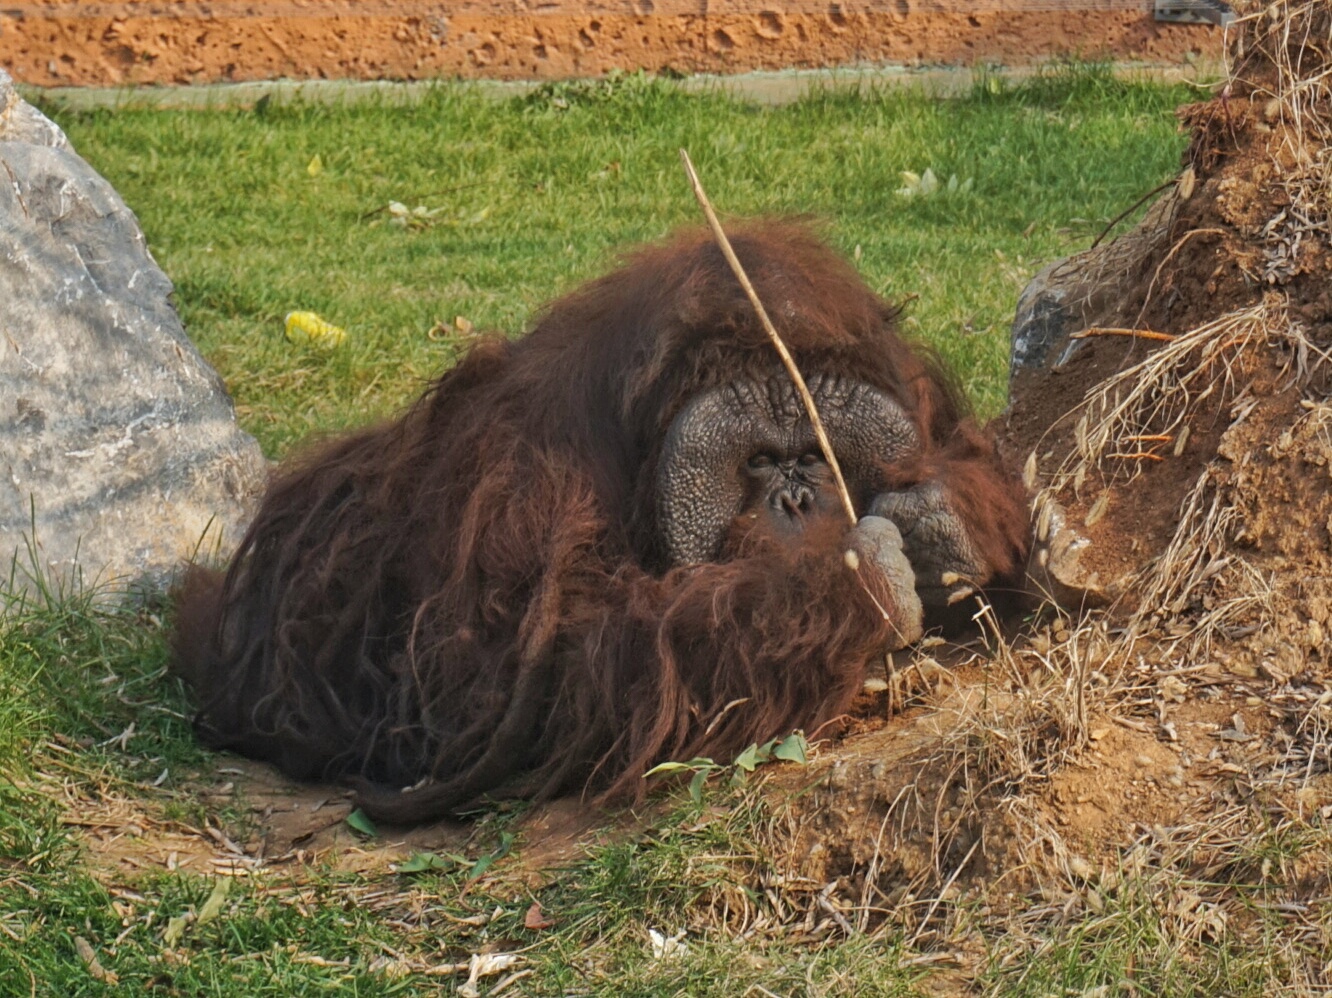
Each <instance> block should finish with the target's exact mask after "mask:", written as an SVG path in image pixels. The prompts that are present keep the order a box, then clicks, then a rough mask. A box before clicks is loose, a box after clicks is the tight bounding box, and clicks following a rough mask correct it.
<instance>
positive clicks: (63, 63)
mask: <svg viewBox="0 0 1332 998" xmlns="http://www.w3.org/2000/svg"><path fill="white" fill-rule="evenodd" d="M924 6H925V5H924V4H923V3H920V2H917V0H894V2H888V0H877V2H875V3H873V7H874V8H875V9H868V10H867V9H863V8H860V9H858V5H857V3H855V2H845V3H840V4H839V3H823V2H814V0H786V2H783V0H772V2H770V3H766V4H765V3H762V2H761V0H544V2H530V0H452V2H450V0H437V2H434V3H425V2H420V0H400V2H394V0H379V2H361V0H252V2H245V0H215V2H203V0H157V2H152V0H125V2H85V3H71V2H69V0H9V2H5V0H0V66H3V67H5V68H7V69H8V70H9V71H10V72H11V73H12V74H13V76H14V77H15V78H16V79H17V80H20V81H23V82H26V83H33V84H38V85H42V86H62V85H63V86H70V85H81V86H88V85H114V84H123V83H202V82H216V81H226V80H255V79H271V78H276V77H287V78H294V79H309V78H359V79H386V78H387V79H420V78H425V77H440V76H442V77H463V78H475V77H490V78H497V79H557V78H561V77H571V76H594V75H599V74H603V73H605V72H607V71H608V70H611V69H625V70H632V69H638V68H642V69H646V70H650V71H660V70H677V71H680V72H684V73H694V72H712V73H734V72H743V71H745V70H752V69H781V68H789V67H798V68H811V67H824V66H837V65H845V64H854V63H904V64H909V65H913V64H919V63H952V64H958V63H962V64H966V63H972V62H978V61H979V62H998V63H1005V64H1010V65H1011V64H1020V63H1029V62H1031V61H1033V60H1039V59H1044V58H1049V57H1052V56H1057V55H1065V54H1080V55H1083V56H1086V57H1113V58H1118V59H1138V60H1146V61H1152V62H1179V61H1182V60H1184V59H1185V58H1187V57H1189V56H1191V55H1195V56H1196V55H1200V56H1203V57H1215V56H1219V54H1220V48H1221V32H1220V30H1219V29H1216V28H1210V27H1198V26H1180V25H1164V24H1157V23H1156V22H1154V21H1153V20H1152V17H1151V14H1150V13H1149V12H1148V11H1147V10H1146V6H1147V5H1146V4H1143V6H1142V7H1141V8H1139V9H1132V8H1121V9H1118V10H1104V9H1103V10H1067V11H1063V12H1050V11H1033V10H1026V11H1022V10H1016V11H1008V12H1001V11H998V10H996V9H995V7H996V6H997V4H995V3H993V2H982V3H976V4H974V5H973V4H968V3H966V2H965V0H957V2H955V3H949V4H943V3H938V2H933V3H930V4H929V6H930V7H931V8H933V9H930V10H925V9H922V8H923V7H924ZM1014 6H1018V7H1020V6H1021V4H1020V3H1016V4H1014ZM941 7H943V8H951V9H952V10H959V9H960V10H967V9H971V10H973V11H974V12H973V13H970V14H966V13H948V12H941V11H940V10H939V8H941ZM522 8H527V9H528V10H529V12H528V13H521V14H520V13H513V11H515V10H517V9H522ZM980 8H989V9H980ZM737 9H739V10H740V11H741V12H738V13H737V12H735V11H737ZM728 10H729V11H731V12H730V13H728V12H727V11H728ZM143 11H150V12H151V14H150V16H145V15H144V13H142V12H143ZM531 11H535V12H531ZM704 11H707V12H706V13H704ZM15 12H21V13H15ZM446 12H447V13H446ZM153 15H155V16H153Z"/></svg>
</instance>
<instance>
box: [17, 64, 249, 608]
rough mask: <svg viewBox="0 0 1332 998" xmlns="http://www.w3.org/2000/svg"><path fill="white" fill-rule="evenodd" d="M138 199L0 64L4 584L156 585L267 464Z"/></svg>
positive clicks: (219, 540)
mask: <svg viewBox="0 0 1332 998" xmlns="http://www.w3.org/2000/svg"><path fill="white" fill-rule="evenodd" d="M171 291H172V286H171V281H170V280H168V278H167V276H166V275H165V274H164V273H162V271H161V269H160V268H158V266H157V264H156V263H155V262H154V261H153V258H152V256H151V255H150V254H149V252H148V247H147V244H146V243H145V241H144V237H143V233H142V232H141V231H140V229H139V225H138V222H137V220H136V219H135V217H134V214H133V213H132V212H131V211H130V210H129V209H128V208H127V207H126V206H125V203H124V202H123V201H122V200H121V199H120V197H119V196H118V195H117V194H116V192H115V191H114V190H113V189H112V188H111V185H110V184H108V183H107V182H106V181H105V180H104V179H103V178H102V177H100V176H99V175H98V174H97V173H96V171H94V170H93V169H92V168H91V167H90V166H89V165H88V164H87V163H85V162H84V161H83V160H82V159H80V158H79V156H78V155H77V154H76V153H75V152H74V150H73V149H72V148H71V147H70V145H69V142H68V140H67V139H66V138H65V135H64V133H63V132H62V131H61V130H60V128H59V127H57V126H56V125H55V124H54V123H53V122H51V121H50V120H48V119H47V118H46V117H45V116H43V115H42V114H41V113H40V112H39V111H37V110H36V109H35V108H33V107H31V106H30V105H28V104H27V103H25V102H24V101H23V100H22V99H21V98H20V97H19V96H18V94H17V93H16V92H15V91H14V88H13V86H12V84H11V82H10V78H9V77H8V75H6V74H5V73H4V72H3V71H0V593H5V592H9V593H22V592H25V591H28V592H31V591H33V590H35V589H36V588H37V587H38V583H39V580H40V581H41V582H42V583H44V584H46V585H50V586H53V587H60V588H63V589H66V590H68V589H69V587H70V586H71V585H74V586H77V585H80V584H82V585H89V584H96V585H99V586H101V585H108V586H109V587H110V588H111V589H113V590H114V589H115V588H118V587H124V586H127V585H133V586H148V587H160V586H161V585H163V584H164V583H166V582H167V581H168V580H169V578H170V577H171V575H172V573H173V572H174V571H175V570H176V569H177V568H178V566H179V565H180V564H181V563H182V561H184V560H185V559H187V558H189V557H191V555H193V554H195V553H200V554H204V555H206V554H209V553H212V552H216V551H219V550H220V551H229V550H230V549H231V547H232V546H234V544H235V543H236V541H237V540H238V539H239V533H240V531H242V530H243V529H244V526H245V523H246V522H247V519H248V514H249V512H250V508H251V504H252V502H253V500H254V499H255V498H256V496H257V494H258V492H259V490H260V489H261V488H262V487H263V484H264V481H265V478H266V463H265V461H264V459H263V455H262V454H261V453H260V450H259V447H258V445H257V444H256V443H255V441H254V440H253V438H251V437H250V436H248V435H247V434H245V433H242V432H241V431H240V430H239V429H238V428H237V426H236V420H235V413H234V410H233V407H232V403H231V400H230V398H229V397H228V396H227V393H226V388H225V386H224V385H223V384H222V380H221V378H219V377H218V375H217V373H216V372H215V371H213V369H212V368H211V367H209V365H208V363H207V362H206V361H205V360H204V359H203V357H202V356H201V355H200V354H199V352H198V350H196V349H195V348H194V345H193V344H192V343H191V342H190V341H189V339H188V338H187V337H186V335H185V331H184V329H183V328H182V327H181V323H180V319H179V318H178V317H177V315H176V313H175V310H174V309H173V308H172V306H171V303H170V300H169V296H170V294H171Z"/></svg>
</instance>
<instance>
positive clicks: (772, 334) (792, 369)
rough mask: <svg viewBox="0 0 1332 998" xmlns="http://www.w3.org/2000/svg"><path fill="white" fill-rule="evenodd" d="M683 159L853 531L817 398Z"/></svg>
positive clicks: (852, 511) (685, 156) (852, 510)
mask: <svg viewBox="0 0 1332 998" xmlns="http://www.w3.org/2000/svg"><path fill="white" fill-rule="evenodd" d="M680 159H681V160H683V161H684V168H685V173H686V174H688V175H689V183H690V184H691V185H692V186H693V188H694V197H696V198H698V204H699V207H701V208H702V209H703V214H704V215H705V216H707V219H708V226H709V227H710V228H711V229H712V234H713V236H714V237H716V240H717V245H718V246H720V247H721V251H722V255H723V256H725V257H726V262H727V263H729V264H730V265H731V270H732V271H734V272H735V276H736V279H737V280H739V281H740V286H741V287H742V288H744V289H745V294H746V295H748V296H749V302H750V304H751V305H753V306H754V311H755V312H757V313H758V317H759V322H761V323H762V324H763V329H764V331H765V332H767V334H768V339H770V340H772V345H773V346H774V347H776V348H777V353H778V355H779V356H780V357H781V358H782V364H783V365H785V367H786V373H787V374H789V375H790V376H791V381H792V382H793V383H794V384H795V387H796V391H797V392H799V393H800V400H801V401H802V402H803V403H804V404H805V412H807V413H809V421H810V422H811V423H812V424H813V425H814V435H815V436H816V437H818V440H819V446H820V447H822V448H823V455H824V457H826V458H827V459H828V467H829V468H831V469H832V473H833V483H834V484H835V485H836V486H837V494H838V495H839V496H841V497H842V506H843V507H844V508H845V509H846V515H847V518H848V519H850V521H851V525H852V526H853V527H854V526H855V525H856V523H857V522H858V521H857V519H856V507H855V504H854V503H853V502H852V501H851V493H850V492H849V491H847V488H846V479H845V478H843V477H842V468H841V465H839V464H838V463H837V455H836V454H834V453H833V449H832V443H831V442H830V441H829V440H828V434H827V433H826V432H825V431H824V429H823V420H822V419H820V418H819V411H818V410H817V409H816V408H814V398H813V396H811V395H810V394H809V386H807V385H806V384H805V379H804V378H802V377H801V376H800V369H799V368H797V367H796V363H795V359H794V358H793V357H792V356H791V351H790V350H788V349H786V344H785V343H783V342H782V338H781V336H779V335H778V334H777V328H776V327H775V326H774V325H773V324H772V320H771V319H769V318H768V311H767V309H765V308H764V307H763V302H761V301H760V300H759V296H758V292H756V291H755V290H754V285H753V284H751V283H750V281H749V277H748V275H747V274H745V268H744V267H742V266H741V265H740V260H739V259H738V258H737V257H736V255H735V250H733V249H732V248H731V241H730V240H729V239H727V238H726V233H725V231H723V229H722V227H721V222H720V221H718V220H717V213H716V212H715V211H713V210H712V202H710V201H709V200H708V196H707V194H705V193H704V191H703V185H702V183H700V182H699V179H698V173H697V171H695V170H694V164H693V162H692V161H691V160H690V159H689V153H688V152H686V151H685V150H683V149H681V150H680Z"/></svg>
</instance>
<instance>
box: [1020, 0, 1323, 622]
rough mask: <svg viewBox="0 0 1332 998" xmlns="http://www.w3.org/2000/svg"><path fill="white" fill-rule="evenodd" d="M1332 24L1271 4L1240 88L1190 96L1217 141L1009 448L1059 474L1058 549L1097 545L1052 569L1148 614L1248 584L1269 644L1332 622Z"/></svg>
mask: <svg viewBox="0 0 1332 998" xmlns="http://www.w3.org/2000/svg"><path fill="white" fill-rule="evenodd" d="M1287 8H1289V9H1287ZM1287 15H1289V16H1287ZM1329 22H1332V12H1329V11H1328V9H1327V7H1326V6H1325V5H1319V4H1305V5H1302V6H1301V5H1295V4H1276V5H1274V6H1273V7H1272V8H1270V9H1268V10H1266V11H1264V12H1262V13H1261V14H1255V15H1253V17H1252V18H1251V20H1250V22H1249V27H1248V30H1246V31H1245V32H1243V33H1242V34H1241V41H1240V43H1239V45H1238V46H1237V49H1238V51H1237V52H1236V60H1237V61H1236V67H1237V68H1236V71H1235V75H1234V78H1233V80H1232V82H1231V83H1230V85H1229V86H1227V87H1226V88H1225V89H1224V90H1223V91H1222V92H1221V94H1219V95H1218V96H1217V97H1215V98H1214V99H1213V100H1211V101H1208V102H1205V103H1201V104H1196V105H1192V106H1189V107H1186V108H1184V109H1182V114H1181V116H1182V118H1183V120H1184V122H1185V123H1186V124H1187V125H1189V126H1190V127H1191V128H1192V129H1193V131H1194V136H1195V137H1194V141H1193V143H1192V145H1191V147H1190V149H1189V152H1188V156H1187V162H1186V166H1185V169H1184V171H1183V173H1182V174H1181V177H1180V179H1179V180H1178V182H1177V183H1176V184H1175V186H1174V188H1173V189H1172V190H1171V192H1170V193H1169V194H1168V195H1167V196H1166V197H1165V198H1164V199H1163V200H1162V202H1161V203H1160V204H1159V205H1158V206H1157V208H1156V209H1155V210H1153V212H1151V213H1150V214H1149V216H1148V218H1147V219H1146V220H1145V221H1144V223H1143V224H1142V225H1141V226H1139V228H1138V229H1137V230H1135V231H1134V232H1133V233H1131V234H1130V235H1129V236H1128V237H1126V239H1125V240H1124V242H1125V243H1126V244H1127V245H1128V246H1130V247H1131V248H1132V250H1133V252H1132V253H1130V254H1127V255H1125V254H1123V253H1122V252H1121V253H1120V257H1119V260H1120V263H1121V264H1122V266H1121V267H1120V268H1119V269H1117V270H1116V271H1114V272H1113V273H1101V274H1098V275H1097V276H1098V277H1099V278H1100V281H1099V292H1100V293H1099V294H1098V296H1097V299H1098V302H1099V303H1100V307H1099V308H1094V309H1091V310H1089V311H1087V312H1085V313H1084V314H1083V315H1082V318H1083V320H1084V322H1085V325H1086V328H1085V330H1084V331H1083V332H1081V333H1077V334H1074V336H1073V337H1072V342H1071V343H1070V346H1071V350H1068V351H1066V354H1065V356H1066V357H1067V359H1066V360H1065V362H1064V363H1063V364H1061V365H1059V366H1056V367H1053V368H1048V369H1036V370H1027V371H1024V372H1022V373H1019V374H1018V375H1017V377H1016V378H1015V380H1014V384H1013V400H1014V401H1013V404H1012V407H1011V410H1010V412H1009V414H1008V417H1007V421H1006V425H1005V428H1004V431H1005V446H1006V448H1007V450H1008V453H1009V454H1010V456H1011V458H1012V459H1013V460H1014V462H1015V463H1017V464H1019V465H1021V464H1025V465H1026V467H1027V470H1028V476H1029V479H1030V484H1032V485H1034V486H1037V487H1039V489H1040V497H1039V503H1038V504H1039V505H1040V506H1041V513H1040V516H1039V517H1038V522H1037V532H1038V534H1039V535H1041V537H1040V539H1041V540H1042V541H1045V542H1047V544H1046V547H1047V550H1046V551H1045V552H1044V553H1043V554H1042V555H1041V557H1043V558H1046V559H1048V558H1049V557H1051V556H1052V554H1053V552H1051V551H1049V550H1048V547H1049V542H1050V541H1051V540H1052V539H1053V536H1054V535H1056V534H1061V533H1062V534H1064V536H1062V537H1060V538H1059V546H1060V547H1061V550H1063V549H1067V548H1070V547H1073V548H1075V549H1076V550H1077V554H1078V557H1077V565H1076V566H1075V567H1073V568H1070V566H1069V565H1068V562H1067V559H1065V561H1064V563H1063V564H1061V565H1058V566H1057V568H1058V569H1059V570H1060V571H1057V572H1055V573H1052V574H1056V575H1058V574H1060V572H1062V579H1060V578H1054V579H1051V580H1050V584H1051V585H1052V587H1054V588H1055V589H1059V588H1060V584H1061V581H1062V582H1069V581H1072V582H1073V583H1074V585H1073V588H1074V589H1081V590H1082V591H1084V592H1085V593H1090V594H1092V595H1094V596H1095V597H1096V598H1098V599H1100V600H1102V601H1104V602H1112V603H1114V605H1115V606H1116V608H1117V609H1118V610H1119V611H1120V612H1121V613H1123V614H1125V615H1127V617H1129V618H1131V619H1132V620H1134V621H1135V622H1136V623H1138V624H1140V625H1145V624H1146V623H1147V622H1149V621H1150V622H1155V623H1156V624H1160V623H1162V622H1164V621H1167V620H1174V621H1175V622H1176V624H1179V622H1180V621H1181V620H1183V619H1184V618H1187V619H1189V620H1192V621H1194V622H1201V621H1203V620H1204V618H1208V617H1209V616H1210V617H1212V618H1215V614H1214V613H1213V612H1212V611H1213V610H1214V609H1215V608H1216V607H1217V606H1220V605H1222V604H1223V603H1224V602H1225V601H1226V600H1227V599H1229V598H1238V594H1239V593H1241V592H1247V593H1249V595H1250V597H1251V602H1252V603H1253V605H1252V606H1251V607H1249V611H1248V612H1246V613H1238V612H1237V613H1232V614H1231V615H1230V617H1229V618H1228V619H1227V622H1226V627H1228V628H1229V629H1230V630H1231V631H1235V630H1237V629H1238V630H1243V629H1246V628H1247V629H1249V630H1250V631H1254V629H1256V632H1255V633H1256V638H1255V641H1256V643H1257V644H1259V645H1261V644H1262V642H1263V641H1264V640H1265V638H1267V637H1270V638H1272V639H1273V640H1275V639H1276V638H1277V637H1278V636H1277V635H1269V634H1268V632H1269V631H1270V630H1271V628H1272V627H1274V626H1275V623H1274V622H1275V619H1276V617H1281V618H1282V619H1283V621H1284V625H1283V626H1286V627H1288V628H1295V629H1296V631H1298V634H1294V633H1287V634H1285V635H1281V636H1280V637H1281V638H1282V639H1283V640H1285V639H1289V640H1291V641H1292V642H1293V644H1294V645H1295V646H1296V647H1301V646H1305V645H1307V643H1308V642H1307V641H1306V640H1305V635H1307V634H1310V633H1312V634H1315V635H1318V634H1320V633H1321V630H1320V629H1321V625H1322V624H1323V623H1324V618H1325V617H1326V610H1325V609H1323V607H1324V606H1325V604H1326V600H1327V597H1328V582H1329V578H1330V577H1332V557H1330V556H1329V552H1330V551H1332V534H1330V533H1329V530H1330V529H1332V519H1330V517H1332V489H1330V488H1329V484H1332V483H1330V482H1329V474H1330V472H1329V468H1332V463H1330V462H1332V437H1330V436H1329V431H1328V426H1329V420H1332V402H1330V401H1329V394H1330V392H1332V370H1330V368H1332V364H1329V363H1328V360H1329V357H1328V350H1329V348H1332V283H1330V279H1332V252H1330V247H1329V240H1330V239H1332V221H1330V219H1332V214H1330V206H1332V153H1330V152H1329V148H1328V141H1329V137H1330V136H1332V108H1330V107H1329V101H1330V100H1332V95H1330V94H1329V90H1328V85H1327V82H1326V75H1325V73H1324V72H1323V69H1324V68H1326V67H1327V66H1329V65H1330V63H1329V60H1332V53H1329V51H1328V45H1329V30H1330V28H1329ZM1297 31H1299V32H1306V33H1305V34H1295V33H1294V32H1297ZM1313 67H1318V68H1313ZM1306 74H1307V75H1306ZM1070 354H1071V355H1070ZM1069 531H1071V532H1073V533H1075V534H1076V535H1077V536H1078V540H1077V541H1075V542H1070V541H1069V540H1068V539H1067V533H1068V532H1069ZM1037 567H1038V569H1039V568H1043V567H1045V566H1044V565H1041V566H1037ZM1255 587H1256V588H1255ZM1264 588H1265V589H1266V590H1267V591H1266V592H1264V593H1263V595H1262V597H1261V598H1259V597H1258V595H1257V589H1264ZM1301 616H1303V618H1304V619H1302V620H1301V619H1299V618H1300V617H1301ZM1213 622H1215V621H1213ZM1312 625H1317V626H1316V627H1313V626H1312ZM1296 637H1298V640H1296ZM1255 641H1251V642H1249V643H1250V644H1254V643H1255Z"/></svg>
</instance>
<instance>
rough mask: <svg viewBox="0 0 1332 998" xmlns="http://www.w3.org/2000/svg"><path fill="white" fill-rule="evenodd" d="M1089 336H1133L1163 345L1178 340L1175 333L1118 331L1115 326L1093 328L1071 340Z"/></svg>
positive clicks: (1085, 330) (1075, 335) (1075, 334)
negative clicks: (1157, 341) (1156, 341)
mask: <svg viewBox="0 0 1332 998" xmlns="http://www.w3.org/2000/svg"><path fill="white" fill-rule="evenodd" d="M1088 336H1132V337H1134V338H1135V339H1139V340H1159V341H1160V342H1162V343H1169V342H1171V341H1172V340H1175V339H1178V337H1176V336H1175V335H1174V334H1173V333H1155V332H1152V330H1150V329H1118V328H1115V327H1113V326H1093V327H1092V328H1091V329H1084V330H1083V331H1082V332H1080V333H1074V334H1073V335H1072V336H1070V337H1069V339H1070V340H1085V339H1086V338H1087V337H1088Z"/></svg>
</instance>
